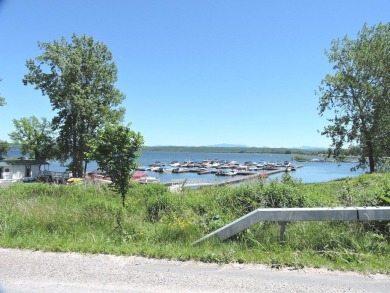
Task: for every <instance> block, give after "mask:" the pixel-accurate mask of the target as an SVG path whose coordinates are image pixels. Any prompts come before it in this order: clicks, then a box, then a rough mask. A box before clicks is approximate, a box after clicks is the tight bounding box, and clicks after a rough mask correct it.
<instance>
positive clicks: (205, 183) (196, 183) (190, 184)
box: [165, 166, 303, 190]
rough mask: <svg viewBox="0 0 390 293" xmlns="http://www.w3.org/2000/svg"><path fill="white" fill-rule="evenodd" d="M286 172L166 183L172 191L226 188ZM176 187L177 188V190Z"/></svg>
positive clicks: (267, 172) (249, 173)
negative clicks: (182, 188) (181, 188)
mask: <svg viewBox="0 0 390 293" xmlns="http://www.w3.org/2000/svg"><path fill="white" fill-rule="evenodd" d="M301 167H303V166H297V167H296V168H301ZM282 172H286V170H285V169H284V168H280V169H275V170H264V171H263V172H241V174H240V173H238V174H237V175H243V176H239V177H235V176H229V178H228V179H226V180H210V179H208V180H207V179H202V178H196V179H193V178H191V179H179V180H174V181H171V182H167V183H165V185H167V186H169V187H170V188H171V190H175V189H176V188H180V187H185V188H200V187H213V186H226V185H233V184H237V183H240V182H243V181H250V180H256V179H260V178H267V177H268V176H269V175H272V174H277V173H282ZM175 187H176V188H175Z"/></svg>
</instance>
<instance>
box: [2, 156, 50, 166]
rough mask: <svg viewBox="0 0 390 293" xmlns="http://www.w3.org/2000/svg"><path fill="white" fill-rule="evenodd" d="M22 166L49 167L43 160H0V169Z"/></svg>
mask: <svg viewBox="0 0 390 293" xmlns="http://www.w3.org/2000/svg"><path fill="white" fill-rule="evenodd" d="M24 165H31V166H32V165H34V166H35V165H50V164H49V163H48V162H46V161H45V160H33V159H31V160H30V159H25V158H19V159H2V160H0V167H9V166H24Z"/></svg>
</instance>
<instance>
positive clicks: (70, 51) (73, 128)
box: [23, 34, 124, 177]
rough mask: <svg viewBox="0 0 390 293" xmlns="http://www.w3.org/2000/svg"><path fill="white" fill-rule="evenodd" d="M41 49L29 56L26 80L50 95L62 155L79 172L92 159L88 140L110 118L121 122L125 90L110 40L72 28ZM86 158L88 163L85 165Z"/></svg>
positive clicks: (62, 158) (78, 174)
mask: <svg viewBox="0 0 390 293" xmlns="http://www.w3.org/2000/svg"><path fill="white" fill-rule="evenodd" d="M38 47H39V48H40V49H41V50H42V51H43V53H42V54H41V55H40V56H38V57H36V58H35V60H32V59H30V60H27V62H26V66H27V68H28V70H29V72H28V73H27V74H26V75H25V76H24V79H23V83H24V84H25V85H27V84H32V85H35V89H40V90H41V91H42V94H43V95H47V96H48V97H49V99H50V103H51V106H52V108H53V110H55V111H57V113H56V115H55V116H54V118H53V121H52V124H53V129H54V130H56V131H58V138H57V147H58V149H59V154H60V156H59V159H60V160H61V161H63V162H65V161H66V160H68V159H69V158H70V159H71V162H70V164H69V166H68V167H69V169H70V170H71V171H72V173H73V175H74V176H77V177H81V176H82V175H83V172H84V170H85V169H86V165H87V162H88V160H87V159H86V153H87V152H88V144H87V143H88V141H90V140H91V139H93V138H94V137H95V136H96V134H97V130H98V129H99V128H101V127H103V126H104V125H105V124H106V123H115V122H120V121H121V120H122V118H123V114H124V109H123V108H119V107H118V106H119V105H120V103H121V102H122V101H123V99H124V95H123V94H122V93H121V92H120V91H119V90H118V89H116V88H115V86H114V83H115V82H116V80H117V68H116V65H115V63H114V62H113V61H112V54H111V52H110V51H109V50H108V48H107V46H106V45H104V44H103V43H100V42H95V41H94V39H93V38H92V37H87V36H85V35H83V36H81V37H78V36H77V35H76V34H73V36H72V39H71V42H67V41H66V40H65V38H64V37H62V38H61V40H60V41H54V42H53V43H42V42H38ZM83 164H84V166H83Z"/></svg>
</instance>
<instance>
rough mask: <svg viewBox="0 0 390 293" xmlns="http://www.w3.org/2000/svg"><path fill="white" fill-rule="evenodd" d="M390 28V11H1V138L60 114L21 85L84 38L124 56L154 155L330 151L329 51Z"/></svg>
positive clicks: (140, 2) (201, 0) (193, 0)
mask: <svg viewBox="0 0 390 293" xmlns="http://www.w3.org/2000/svg"><path fill="white" fill-rule="evenodd" d="M389 18H390V1H388V0H370V1H368V0H367V1H362V0H329V1H320V0H318V1H316V0H295V1H292V0H283V1H277V0H275V1H271V0H268V1H265V0H236V1H232V0H154V1H152V0H112V1H107V0H104V1H103V0H82V1H81V0H67V1H64V0H34V1H32V0H31V1H30V0H0V39H1V46H0V77H1V78H2V79H3V80H2V81H1V82H0V95H1V96H3V97H4V98H5V99H6V102H7V104H6V105H5V106H3V107H0V118H1V119H0V139H2V140H8V141H9V137H8V134H9V133H10V132H11V131H13V130H14V126H13V123H12V119H20V118H22V117H30V116H32V115H34V116H37V117H46V118H49V119H51V118H52V117H53V116H54V115H55V113H54V112H53V111H52V109H51V106H50V103H49V98H48V97H47V96H42V94H41V92H40V91H39V90H35V89H34V87H33V86H31V85H28V86H24V85H23V84H22V78H23V76H24V75H25V74H26V73H27V67H26V66H25V62H26V60H27V59H30V58H32V59H33V58H35V57H37V56H38V55H40V54H41V53H42V51H40V50H39V49H38V46H37V42H38V41H42V42H52V41H54V40H60V38H61V37H62V36H64V37H65V38H66V39H67V40H68V41H70V38H71V36H72V34H73V33H76V34H77V35H79V36H81V35H82V34H86V35H88V36H92V37H93V38H94V40H95V41H99V42H103V43H105V44H106V45H107V46H108V48H109V50H110V51H111V52H112V53H113V60H114V62H115V63H116V65H117V67H118V82H117V83H116V86H117V88H118V89H119V90H120V91H122V92H123V93H124V94H125V95H126V99H125V101H124V103H123V104H122V106H124V107H125V108H126V115H125V123H129V122H131V123H132V125H131V128H132V129H133V130H135V131H139V132H141V134H142V135H143V136H144V138H145V144H146V145H148V146H155V145H180V146H203V145H214V144H221V143H227V144H240V145H247V146H256V147H262V146H268V147H301V146H313V147H328V146H329V143H330V140H329V139H328V138H326V137H322V136H321V135H320V134H319V133H318V130H322V129H323V127H324V126H325V125H326V124H327V121H326V119H325V118H323V117H320V116H319V115H318V110H317V107H318V101H319V97H318V96H316V95H315V91H316V90H317V89H318V87H319V85H320V83H321V79H323V78H324V77H325V75H326V74H327V73H332V65H331V64H329V62H328V60H327V58H326V56H325V54H324V50H325V49H329V48H330V43H331V41H332V39H336V38H341V37H343V36H345V35H348V36H349V37H350V38H356V35H357V33H358V31H359V30H360V29H361V28H362V26H363V24H364V23H367V24H368V25H370V26H371V25H375V24H378V23H379V22H382V23H387V22H389V20H390V19H389Z"/></svg>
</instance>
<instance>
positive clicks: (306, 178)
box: [7, 149, 363, 183]
mask: <svg viewBox="0 0 390 293" xmlns="http://www.w3.org/2000/svg"><path fill="white" fill-rule="evenodd" d="M20 156H21V154H20V151H19V150H18V149H11V150H10V151H9V153H8V156H7V157H20ZM292 157H294V155H291V154H243V153H192V152H143V153H142V155H141V156H140V157H139V158H138V160H137V162H138V163H139V164H140V165H143V166H148V165H150V164H152V163H154V162H156V161H159V162H161V163H166V164H169V163H171V162H172V161H179V162H180V163H183V162H184V161H187V160H191V161H194V162H199V161H202V160H208V159H210V160H225V161H228V162H230V161H238V162H239V163H244V162H247V161H250V162H258V163H260V162H278V161H280V162H284V161H290V162H291V163H292V164H294V165H303V167H302V168H298V169H297V171H294V172H290V173H289V174H291V176H292V177H294V178H296V179H300V180H301V181H302V182H303V183H316V182H326V181H332V180H336V179H341V178H345V177H353V176H357V175H360V174H362V173H363V171H362V170H359V171H351V168H352V167H354V166H355V165H356V163H334V162H294V161H292ZM308 157H310V158H313V159H323V158H322V157H317V156H308ZM65 169H66V168H65V167H63V166H61V165H60V164H59V163H58V162H53V161H51V162H50V166H49V170H50V171H61V172H62V171H65ZM96 169H97V165H96V163H95V162H91V163H89V164H88V168H87V172H91V171H94V170H96ZM147 173H148V174H149V175H151V176H154V177H157V178H159V179H160V181H161V182H171V181H175V180H183V179H191V180H196V181H198V180H200V181H208V182H210V181H216V180H226V179H227V178H226V177H225V176H215V175H214V174H205V175H198V174H197V173H179V174H177V173H158V172H152V171H148V172H147ZM282 175H283V173H278V174H274V175H270V176H269V178H279V177H281V176H282Z"/></svg>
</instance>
